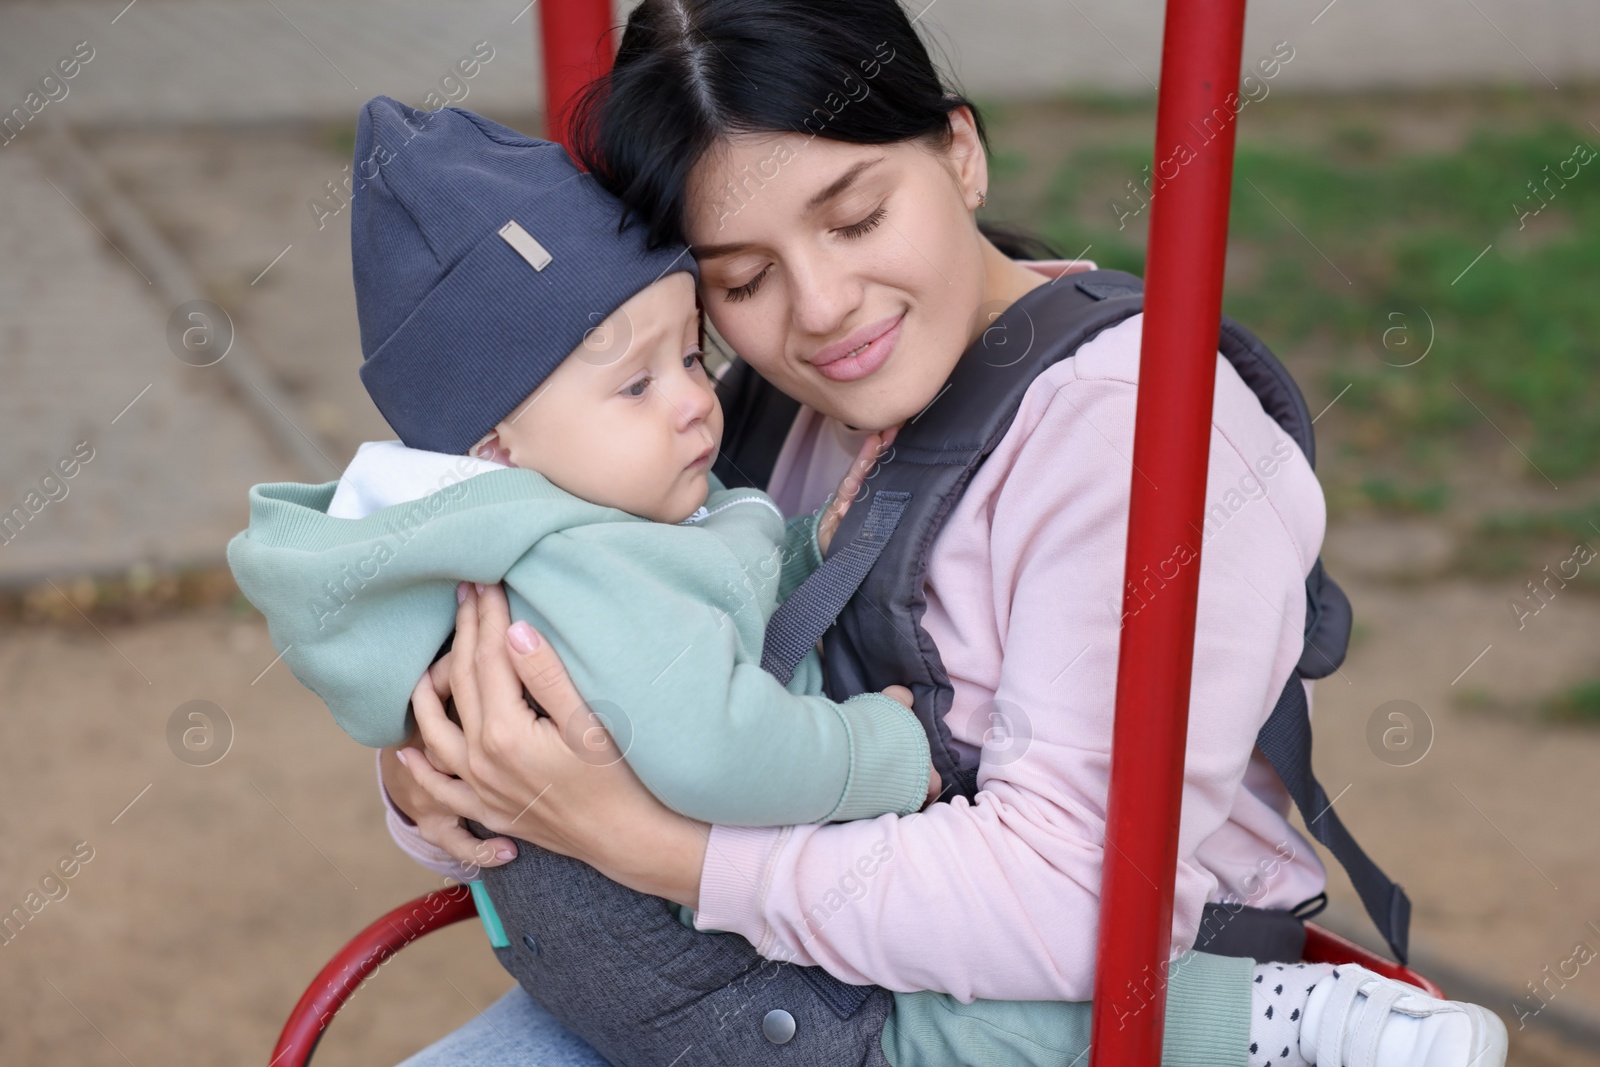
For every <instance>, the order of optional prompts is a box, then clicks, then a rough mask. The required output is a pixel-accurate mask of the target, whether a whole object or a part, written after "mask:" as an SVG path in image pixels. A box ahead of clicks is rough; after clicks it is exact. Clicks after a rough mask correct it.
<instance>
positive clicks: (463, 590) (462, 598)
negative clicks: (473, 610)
mask: <svg viewBox="0 0 1600 1067" xmlns="http://www.w3.org/2000/svg"><path fill="white" fill-rule="evenodd" d="M466 602H467V583H466V582H457V583H456V603H457V604H465V603H466Z"/></svg>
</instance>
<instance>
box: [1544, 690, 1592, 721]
mask: <svg viewBox="0 0 1600 1067" xmlns="http://www.w3.org/2000/svg"><path fill="white" fill-rule="evenodd" d="M1544 712H1545V714H1546V715H1548V716H1549V717H1550V718H1552V719H1560V720H1564V721H1567V722H1585V723H1597V722H1600V681H1590V682H1580V683H1579V684H1577V685H1575V686H1573V687H1572V688H1571V689H1568V690H1567V691H1566V692H1564V693H1561V694H1559V695H1558V696H1556V697H1554V698H1552V699H1551V700H1549V701H1547V702H1546V704H1545V706H1544Z"/></svg>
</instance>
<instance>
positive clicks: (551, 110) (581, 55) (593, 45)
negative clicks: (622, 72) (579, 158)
mask: <svg viewBox="0 0 1600 1067" xmlns="http://www.w3.org/2000/svg"><path fill="white" fill-rule="evenodd" d="M538 8H539V34H540V38H541V41H542V44H543V47H542V49H541V56H542V57H543V62H544V114H545V119H544V127H545V137H546V138H547V139H549V140H551V141H558V142H560V143H561V144H564V145H566V146H567V147H568V148H571V147H572V129H571V117H572V116H571V104H572V99H573V97H575V96H577V95H578V93H579V91H580V90H582V89H583V87H584V86H585V85H588V84H589V83H590V82H591V81H593V80H594V79H595V78H598V77H599V76H600V75H602V74H604V73H605V72H606V71H608V70H610V69H611V55H612V52H613V51H614V48H613V45H612V41H611V30H612V25H611V0H544V2H543V3H541V4H539V5H538Z"/></svg>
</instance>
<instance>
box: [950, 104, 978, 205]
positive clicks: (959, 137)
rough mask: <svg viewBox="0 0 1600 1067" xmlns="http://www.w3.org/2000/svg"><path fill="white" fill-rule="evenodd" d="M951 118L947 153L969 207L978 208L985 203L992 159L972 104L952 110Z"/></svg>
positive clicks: (963, 197)
mask: <svg viewBox="0 0 1600 1067" xmlns="http://www.w3.org/2000/svg"><path fill="white" fill-rule="evenodd" d="M948 119H949V122H950V143H949V145H948V147H946V149H945V155H946V157H947V159H948V160H949V163H950V167H951V171H952V173H953V174H954V175H955V179H956V182H957V183H958V184H959V185H960V186H961V194H962V199H963V200H964V201H965V202H966V204H967V208H968V210H970V211H976V210H978V208H980V207H982V206H983V201H984V199H985V195H984V194H985V190H987V189H988V188H989V159H988V156H987V155H986V154H985V153H984V150H983V138H982V137H981V136H979V134H978V124H977V122H976V120H975V119H974V118H973V115H972V108H971V106H969V105H967V104H962V105H961V106H960V107H958V108H956V109H955V110H953V111H951V112H950V113H949V115H948Z"/></svg>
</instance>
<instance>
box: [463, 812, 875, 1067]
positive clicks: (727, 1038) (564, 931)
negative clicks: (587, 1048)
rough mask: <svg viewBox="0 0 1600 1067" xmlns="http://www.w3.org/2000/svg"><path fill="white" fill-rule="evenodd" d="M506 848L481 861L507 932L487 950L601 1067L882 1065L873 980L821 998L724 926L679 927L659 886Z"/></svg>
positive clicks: (810, 981) (811, 981) (802, 977)
mask: <svg viewBox="0 0 1600 1067" xmlns="http://www.w3.org/2000/svg"><path fill="white" fill-rule="evenodd" d="M518 849H519V853H518V856H517V858H516V859H515V860H513V861H512V862H511V863H508V864H506V865H505V866H503V867H495V868H486V869H484V871H483V881H484V885H485V887H486V888H487V889H488V891H489V896H490V898H491V899H492V900H493V901H494V905H495V909H496V910H497V911H498V912H499V913H500V919H501V922H503V923H504V924H505V928H506V936H507V937H508V938H509V939H510V941H511V945H510V947H508V948H497V949H495V955H496V956H498V957H499V959H500V963H501V965H502V966H504V967H505V969H506V970H507V971H509V972H511V974H512V976H513V977H514V978H516V979H517V981H518V982H520V983H521V985H522V988H523V989H524V990H526V991H527V992H528V994H529V995H530V996H531V997H532V998H533V999H534V1000H535V1001H536V1002H537V1003H538V1004H539V1005H541V1006H542V1007H543V1008H544V1009H545V1010H546V1011H548V1012H549V1014H550V1015H551V1016H553V1017H554V1018H555V1019H557V1020H559V1021H560V1023H561V1025H562V1026H564V1027H565V1028H566V1029H567V1030H569V1031H571V1032H572V1033H573V1034H577V1035H579V1036H581V1037H582V1038H583V1039H584V1040H585V1041H587V1042H588V1044H589V1045H591V1046H592V1047H593V1048H594V1049H595V1050H597V1051H598V1052H599V1053H600V1055H602V1056H604V1057H605V1059H606V1060H607V1061H609V1062H610V1063H611V1064H612V1065H613V1067H668V1065H669V1064H670V1065H671V1067H700V1065H721V1064H729V1063H734V1064H740V1065H741V1067H742V1065H746V1064H763V1063H771V1064H790V1065H795V1067H800V1065H805V1067H888V1060H887V1059H886V1058H885V1057H884V1054H883V1050H882V1046H881V1045H880V1043H879V1038H880V1034H881V1032H882V1030H883V1023H884V1020H885V1018H886V1017H887V1016H888V1013H889V1010H890V1008H891V1007H892V1004H893V999H892V997H891V996H890V995H889V993H888V992H887V991H885V990H882V989H878V988H876V987H871V988H869V989H866V990H862V991H861V992H860V993H859V994H858V998H859V1001H860V1002H859V1004H849V1003H841V1002H840V1001H839V999H838V998H837V997H831V998H826V999H825V997H824V996H823V995H822V994H821V993H819V992H818V989H817V987H816V986H817V985H820V984H821V983H817V981H816V979H817V976H816V975H812V976H810V977H809V978H808V976H807V975H806V974H805V973H803V971H804V970H805V969H802V968H798V967H795V966H794V965H792V964H788V963H778V962H775V961H772V960H767V959H763V958H762V957H761V956H760V955H758V954H757V953H756V951H755V949H754V948H752V947H751V945H750V943H749V942H748V941H746V940H745V939H744V938H743V937H740V936H739V935H737V934H728V933H702V932H699V931H695V930H690V929H688V928H687V927H685V926H684V925H683V924H682V923H680V922H678V920H677V918H676V916H675V915H674V914H673V912H672V911H671V909H670V906H669V905H668V903H667V902H666V901H664V900H662V899H661V898H659V897H651V896H645V895H644V894H642V893H636V892H634V891H633V890H631V889H628V888H626V887H624V886H621V885H618V884H617V883H615V882H613V881H611V880H610V879H608V878H606V877H605V876H604V875H602V874H600V873H599V872H598V871H596V870H594V869H593V868H591V867H588V866H586V865H585V864H582V863H579V862H578V861H576V860H572V859H568V858H567V857H565V856H559V855H557V854H555V853H553V852H548V851H546V850H544V849H541V848H538V847H536V846H534V845H530V844H527V843H526V842H519V844H518ZM849 988H850V989H852V990H854V989H855V987H849ZM830 1001H831V1002H830Z"/></svg>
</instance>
